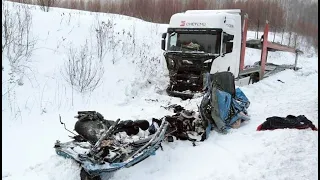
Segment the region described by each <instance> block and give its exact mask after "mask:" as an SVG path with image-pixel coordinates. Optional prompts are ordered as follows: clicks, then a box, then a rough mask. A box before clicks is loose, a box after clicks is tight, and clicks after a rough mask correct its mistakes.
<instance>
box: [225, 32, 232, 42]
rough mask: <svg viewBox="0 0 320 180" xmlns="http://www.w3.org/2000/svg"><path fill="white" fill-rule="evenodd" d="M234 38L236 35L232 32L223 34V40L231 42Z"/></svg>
mask: <svg viewBox="0 0 320 180" xmlns="http://www.w3.org/2000/svg"><path fill="white" fill-rule="evenodd" d="M233 39H234V35H231V34H223V42H229V41H232V40H233Z"/></svg>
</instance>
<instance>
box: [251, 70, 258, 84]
mask: <svg viewBox="0 0 320 180" xmlns="http://www.w3.org/2000/svg"><path fill="white" fill-rule="evenodd" d="M259 78H260V77H259V73H257V72H256V73H252V74H251V75H250V79H251V84H254V83H256V82H258V81H259V80H260V79H259Z"/></svg>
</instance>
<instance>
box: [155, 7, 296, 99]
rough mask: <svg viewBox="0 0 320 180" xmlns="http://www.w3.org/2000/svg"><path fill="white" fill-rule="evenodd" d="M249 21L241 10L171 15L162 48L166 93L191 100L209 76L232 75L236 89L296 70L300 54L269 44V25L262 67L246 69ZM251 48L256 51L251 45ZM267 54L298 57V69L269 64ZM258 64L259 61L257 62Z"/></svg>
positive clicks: (290, 66) (199, 11) (190, 12)
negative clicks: (270, 75)
mask: <svg viewBox="0 0 320 180" xmlns="http://www.w3.org/2000/svg"><path fill="white" fill-rule="evenodd" d="M247 21H248V18H247V15H245V16H244V21H243V24H242V23H241V22H242V20H241V10H240V9H230V10H188V11H186V12H184V13H177V14H174V15H172V17H171V19H170V23H169V27H168V29H167V32H166V33H163V34H162V42H161V48H162V50H164V51H165V52H164V58H165V60H166V63H167V68H168V70H169V77H170V84H169V86H168V88H167V93H168V94H169V95H171V96H177V97H181V98H183V99H187V98H192V97H193V95H194V93H197V92H201V91H203V89H204V86H205V78H206V76H205V75H206V74H208V73H209V74H214V73H216V72H222V71H229V72H232V74H233V75H234V76H235V78H236V85H240V86H241V85H247V84H249V83H254V82H257V81H259V80H260V79H262V78H263V77H266V76H268V75H269V74H270V73H272V72H278V71H281V70H284V69H288V68H292V69H296V62H297V57H298V52H299V51H298V50H296V49H294V48H290V47H287V46H283V45H279V44H275V43H271V42H268V40H267V39H268V23H266V27H265V31H264V35H263V36H264V38H263V40H262V41H261V42H260V40H257V41H258V45H257V46H254V47H256V48H261V50H262V51H261V52H262V53H261V59H260V63H258V64H256V65H255V66H254V67H251V68H250V69H244V57H245V49H246V46H247V44H246V36H247V29H248V25H247V24H248V23H247ZM251 47H253V46H252V45H251ZM268 50H280V51H289V52H293V53H296V62H295V65H283V66H278V65H274V64H270V63H269V64H266V57H267V51H268ZM257 61H259V60H257Z"/></svg>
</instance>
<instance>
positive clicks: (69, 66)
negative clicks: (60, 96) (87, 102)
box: [62, 41, 104, 93]
mask: <svg viewBox="0 0 320 180" xmlns="http://www.w3.org/2000/svg"><path fill="white" fill-rule="evenodd" d="M103 74H104V68H103V64H102V62H101V61H100V60H98V59H95V58H94V56H93V54H92V53H91V51H90V50H89V48H88V42H87V41H86V43H85V44H84V45H83V46H81V47H80V49H79V50H77V49H75V48H72V46H71V47H70V48H69V51H68V60H67V62H66V63H65V67H64V70H63V72H62V75H63V77H64V78H65V80H66V81H67V82H68V83H69V84H70V85H71V86H72V90H76V91H78V92H80V93H86V92H92V91H94V90H95V89H96V88H97V86H98V85H99V84H100V82H101V79H102V76H103Z"/></svg>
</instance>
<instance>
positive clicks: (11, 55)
mask: <svg viewBox="0 0 320 180" xmlns="http://www.w3.org/2000/svg"><path fill="white" fill-rule="evenodd" d="M31 25H32V16H31V13H30V10H29V9H28V7H27V6H22V5H16V7H15V8H14V10H13V9H9V8H8V6H7V4H6V3H2V57H3V58H7V59H8V61H9V64H10V70H11V72H10V76H12V77H16V78H18V80H19V85H22V84H23V83H21V81H22V78H23V76H24V75H25V71H26V69H30V67H29V66H28V64H29V63H30V57H31V55H32V53H33V51H34V49H35V45H36V43H37V40H36V39H35V38H33V37H32V36H31V35H30V33H31V32H30V31H31ZM14 79H15V78H14Z"/></svg>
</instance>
